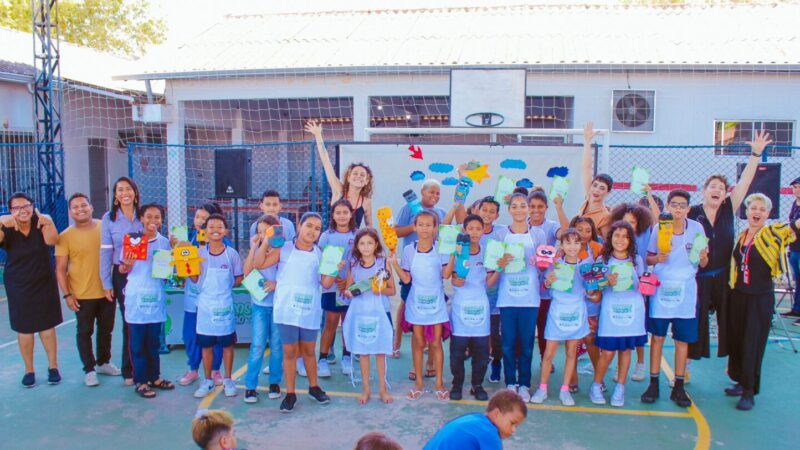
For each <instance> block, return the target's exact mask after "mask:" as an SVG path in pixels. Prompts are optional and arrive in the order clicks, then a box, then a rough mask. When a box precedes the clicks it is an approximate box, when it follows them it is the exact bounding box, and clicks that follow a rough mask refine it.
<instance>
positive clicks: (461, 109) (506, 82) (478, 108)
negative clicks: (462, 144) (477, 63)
mask: <svg viewBox="0 0 800 450" xmlns="http://www.w3.org/2000/svg"><path fill="white" fill-rule="evenodd" d="M525 81H526V72H525V69H454V70H451V71H450V126H451V127H466V126H474V125H470V124H468V123H467V120H466V119H467V116H469V115H470V114H475V113H481V112H487V113H496V114H500V115H502V116H503V118H504V121H503V123H502V124H501V125H500V126H499V127H511V128H524V127H525ZM472 122H473V124H474V123H475V119H473V120H472Z"/></svg>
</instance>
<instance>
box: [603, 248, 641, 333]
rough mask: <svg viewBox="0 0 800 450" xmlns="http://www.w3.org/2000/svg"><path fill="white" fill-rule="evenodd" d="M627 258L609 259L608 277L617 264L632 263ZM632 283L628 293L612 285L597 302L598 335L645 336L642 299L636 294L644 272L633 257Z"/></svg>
mask: <svg viewBox="0 0 800 450" xmlns="http://www.w3.org/2000/svg"><path fill="white" fill-rule="evenodd" d="M631 262H632V261H631V259H630V258H626V259H624V260H622V259H617V258H614V257H613V256H612V257H610V258H609V260H608V263H607V265H608V274H611V273H613V270H614V267H615V266H617V265H620V264H629V263H631ZM634 266H635V267H634V273H633V284H632V285H631V287H630V289H628V290H624V291H623V290H619V289H620V288H619V287H617V288H612V287H611V286H609V287H607V288H605V290H603V300H602V301H601V303H600V318H599V321H598V322H599V323H598V325H597V335H598V336H603V337H636V336H644V335H646V334H647V332H646V331H645V327H644V325H645V316H646V314H645V309H644V297H642V294H641V293H639V277H641V276H642V273H644V261H642V258H640V257H639V255H636V263H635V264H634Z"/></svg>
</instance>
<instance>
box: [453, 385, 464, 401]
mask: <svg viewBox="0 0 800 450" xmlns="http://www.w3.org/2000/svg"><path fill="white" fill-rule="evenodd" d="M462 398H464V394H463V392H462V389H461V388H460V387H455V386H453V388H452V389H450V400H456V401H458V400H461V399H462Z"/></svg>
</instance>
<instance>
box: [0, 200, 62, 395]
mask: <svg viewBox="0 0 800 450" xmlns="http://www.w3.org/2000/svg"><path fill="white" fill-rule="evenodd" d="M8 209H9V211H11V214H10V215H5V216H2V217H0V247H2V248H3V249H4V250H5V251H6V253H7V255H8V259H7V260H6V271H5V288H6V296H7V297H8V316H9V319H10V321H11V329H12V330H14V331H16V332H17V341H18V342H19V351H20V353H21V354H22V360H23V362H24V363H25V376H24V377H23V378H22V385H23V386H25V387H29V388H30V387H33V386H35V385H36V375H35V373H34V369H33V345H34V339H33V338H34V334H36V333H39V339H40V340H41V341H42V345H43V346H44V349H45V351H46V352H47V362H48V364H49V368H48V376H47V382H48V383H50V384H58V383H59V382H60V381H61V374H59V372H58V356H57V349H58V344H57V341H56V331H55V327H56V325H58V324H60V323H61V321H62V317H61V301H60V300H59V298H58V284H56V274H55V271H54V269H53V265H52V264H51V262H50V249H49V247H51V246H53V245H55V244H56V242H58V230H57V229H56V226H55V224H53V220H52V219H51V218H50V216H48V215H47V214H41V213H39V210H38V209H35V208H34V205H33V200H32V199H31V198H30V197H28V196H27V195H26V194H23V193H16V194H14V195H12V196H11V198H10V199H9V201H8Z"/></svg>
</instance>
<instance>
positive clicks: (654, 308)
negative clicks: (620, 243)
mask: <svg viewBox="0 0 800 450" xmlns="http://www.w3.org/2000/svg"><path fill="white" fill-rule="evenodd" d="M667 211H668V212H669V213H670V214H672V230H673V234H672V239H671V240H670V249H669V251H668V252H665V251H664V250H665V249H664V248H661V249H659V245H658V234H659V225H656V226H655V228H654V229H653V233H652V234H651V237H650V243H649V245H648V248H647V264H648V265H651V264H653V265H655V267H654V269H653V272H654V273H655V275H656V276H657V277H658V279H659V280H660V282H661V285H660V286H659V287H658V290H657V291H656V295H654V296H653V297H651V298H650V311H649V315H648V318H647V325H648V327H647V328H648V331H649V332H650V333H651V334H652V335H653V339H652V342H651V348H650V385H649V386H648V387H647V390H646V391H645V393H644V394H642V402H643V403H654V402H655V401H656V400H657V399H658V396H659V386H658V382H659V380H658V375H659V372H660V371H661V353H662V350H663V349H664V339H665V337H666V335H667V329H669V328H670V326H671V328H672V338H673V339H674V341H675V385H674V386H673V388H672V393H671V394H670V400H672V401H674V402H675V403H676V404H677V405H678V406H681V407H684V408H688V407H689V406H691V405H692V401H691V400H690V399H689V397H688V396H687V395H686V391H685V390H684V376H685V374H686V360H687V358H688V352H689V344H690V343H692V342H695V341H696V340H697V334H698V326H697V281H696V280H695V275H696V274H697V269H698V266H699V267H705V266H706V264H708V248H703V249H702V250H701V251H699V252H698V251H697V250H698V249H700V248H701V247H699V246H700V245H702V244H703V242H704V240H705V232H704V231H703V226H702V225H700V223H699V222H696V221H694V220H691V219H687V218H686V215H687V213H688V212H689V193H688V192H686V191H684V190H682V189H676V190H674V191H672V192H670V193H669V195H668V196H667ZM695 245H697V246H698V249H695V251H694V252H693V251H692V249H693V247H694V246H695Z"/></svg>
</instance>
